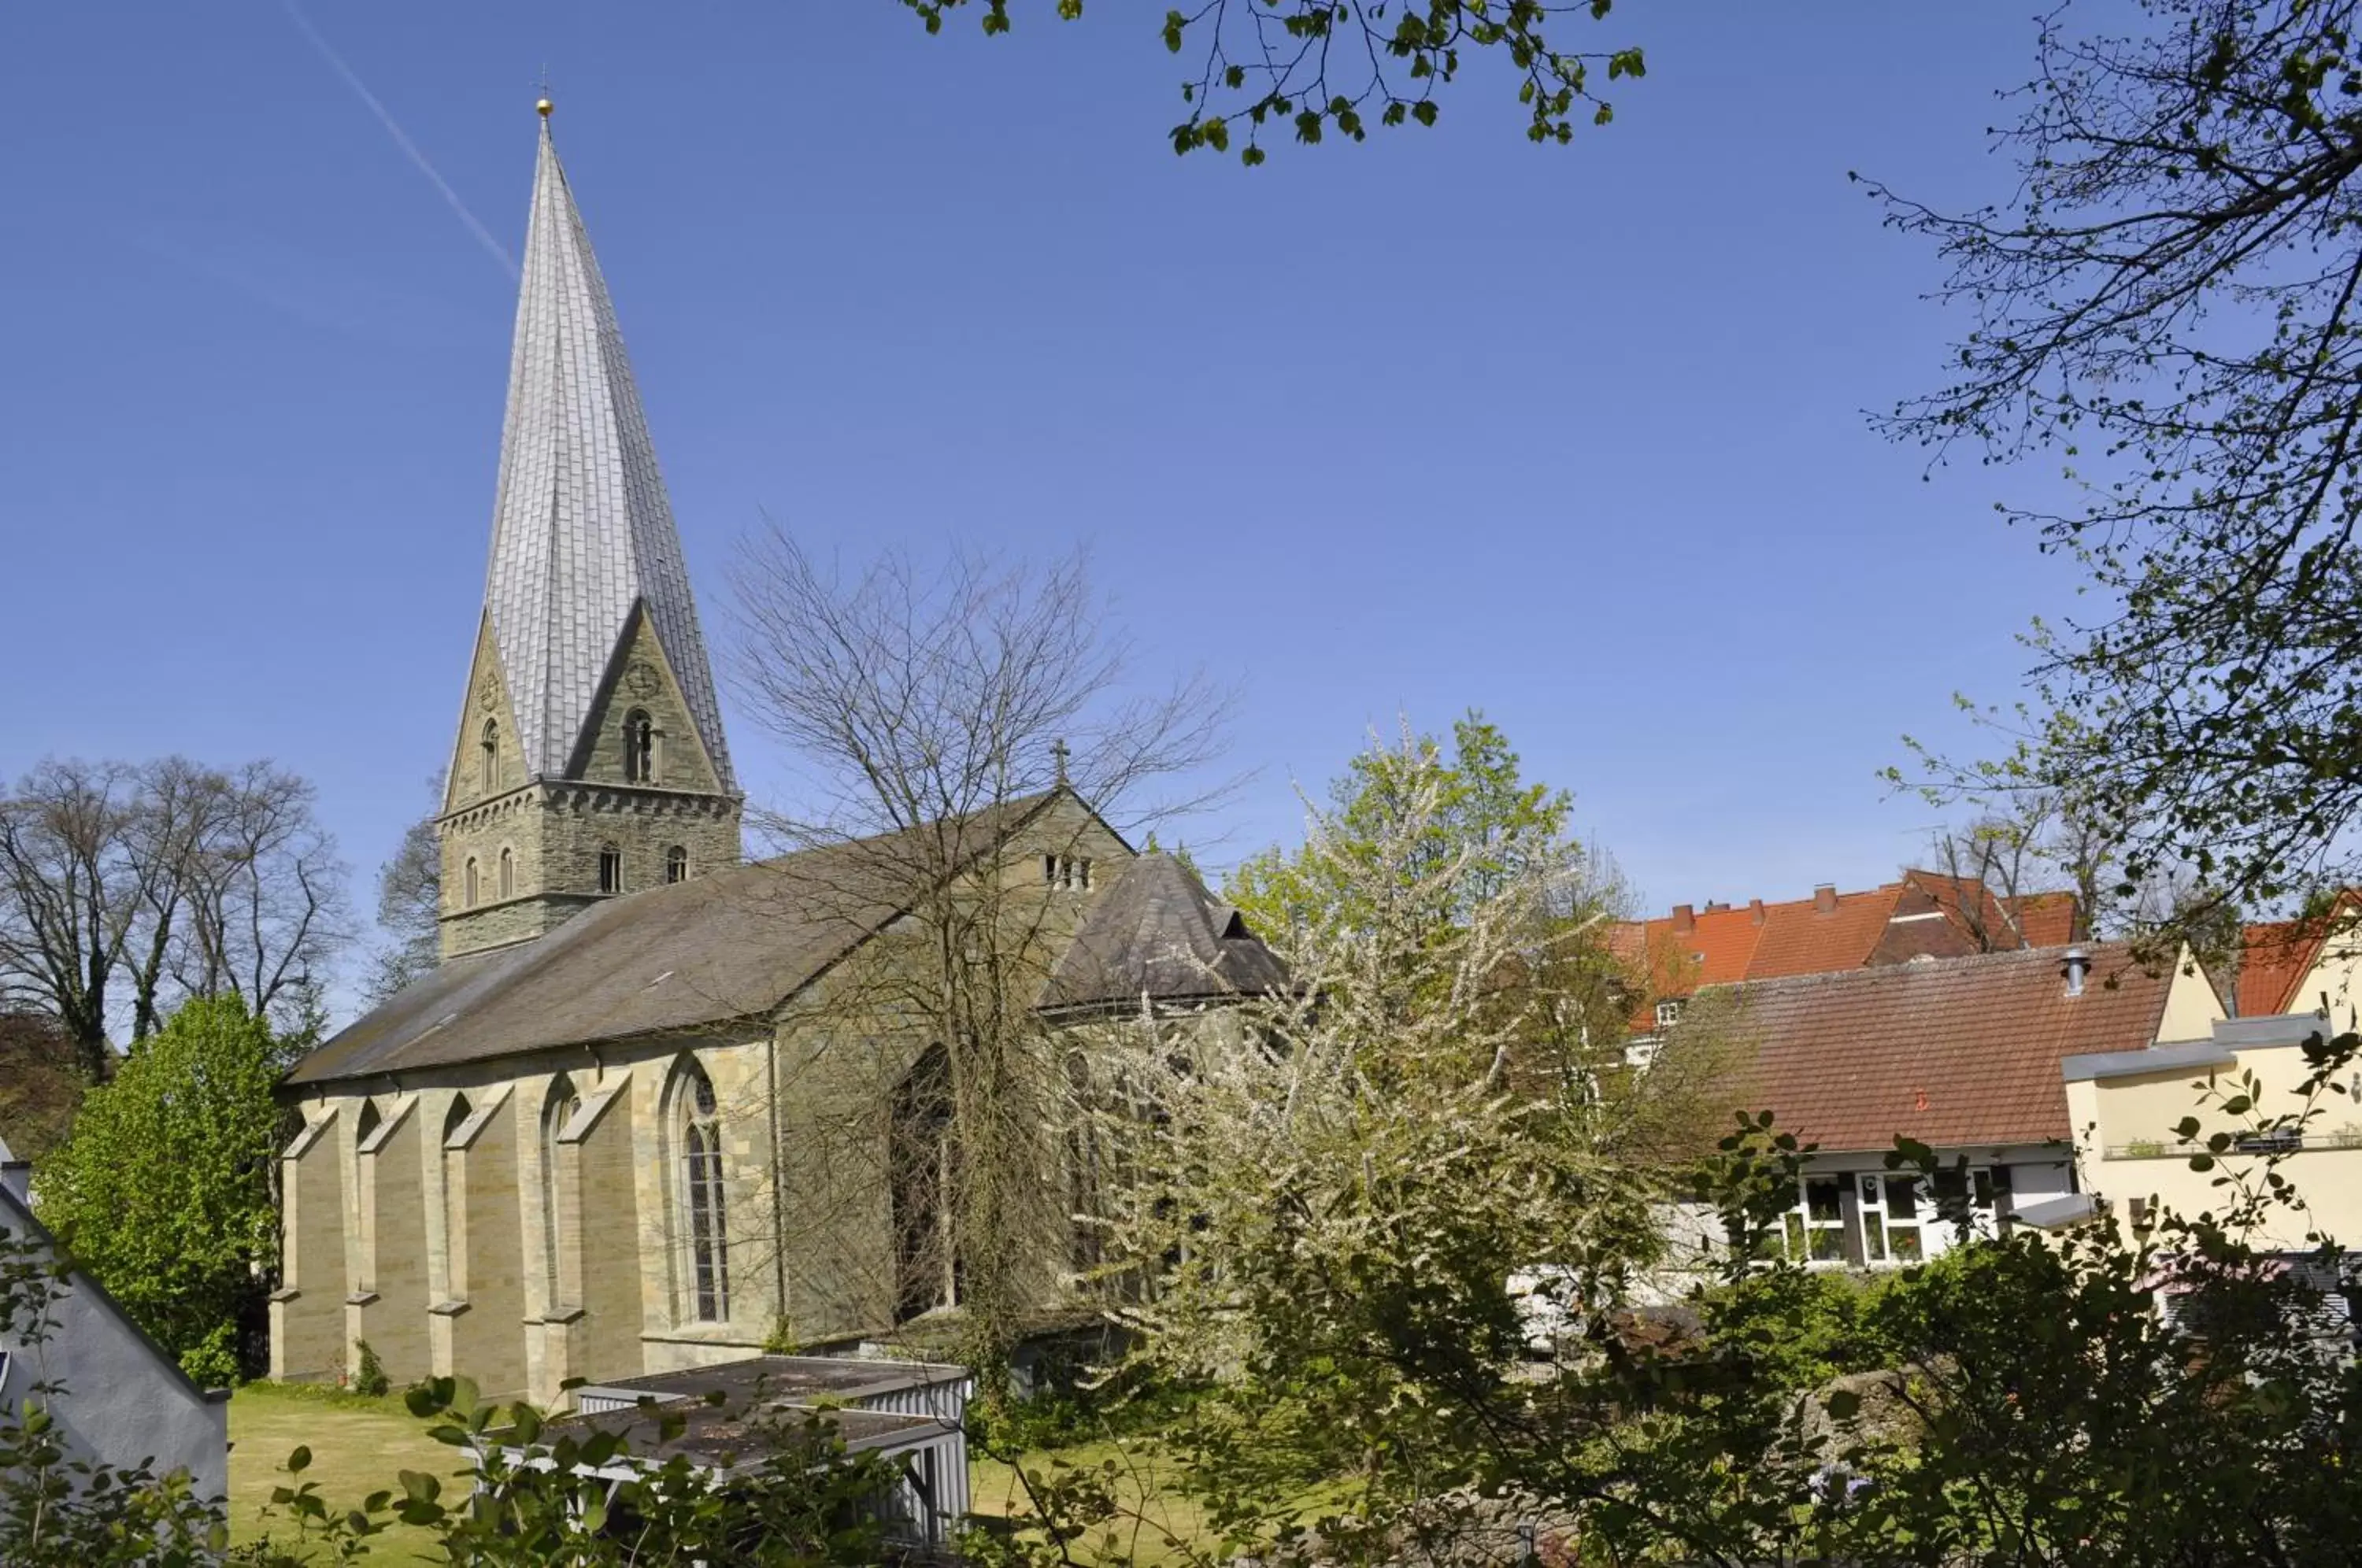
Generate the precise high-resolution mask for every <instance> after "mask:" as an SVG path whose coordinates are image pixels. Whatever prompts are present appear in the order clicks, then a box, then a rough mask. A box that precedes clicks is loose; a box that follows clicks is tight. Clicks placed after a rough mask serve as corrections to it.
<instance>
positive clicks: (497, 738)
mask: <svg viewBox="0 0 2362 1568" xmlns="http://www.w3.org/2000/svg"><path fill="white" fill-rule="evenodd" d="M481 751H482V756H480V758H479V759H478V763H479V767H480V769H481V771H480V773H479V774H478V776H477V784H478V787H479V788H480V789H481V790H483V792H484V793H485V794H487V795H489V794H491V792H492V791H493V790H498V789H499V788H500V787H501V722H500V721H499V720H498V719H486V720H485V721H484V735H483V743H482V746H481Z"/></svg>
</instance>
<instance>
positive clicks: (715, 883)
mask: <svg viewBox="0 0 2362 1568" xmlns="http://www.w3.org/2000/svg"><path fill="white" fill-rule="evenodd" d="M541 107H542V114H543V116H544V118H543V123H542V127H541V133H540V142H539V151H538V161H537V166H536V169H535V177H534V191H533V204H532V212H531V216H530V220H529V224H528V227H527V231H526V239H525V249H524V270H523V277H522V281H521V285H520V294H519V299H518V303H517V315H516V332H515V339H514V345H513V349H512V353H511V358H510V364H509V386H508V403H507V415H506V422H505V425H503V428H502V441H501V458H500V471H499V479H498V482H497V488H496V492H495V494H496V499H495V502H494V507H493V514H492V540H491V567H490V569H489V571H488V572H487V574H486V578H485V588H484V606H483V613H482V617H481V620H480V624H479V625H478V628H477V632H476V638H475V646H474V655H473V661H472V665H471V668H470V669H469V677H468V683H467V688H466V693H465V697H464V700H463V701H462V703H461V707H460V712H459V721H458V734H457V736H456V737H455V739H454V742H453V746H452V751H451V755H450V757H449V773H448V778H449V783H448V787H447V795H446V798H445V800H444V802H443V809H442V812H441V814H440V815H439V817H438V818H437V822H436V827H437V831H438V833H439V834H440V838H441V845H442V908H441V911H440V922H441V937H442V963H441V965H440V966H439V967H438V968H437V969H436V971H435V972H434V973H432V974H430V975H427V976H425V977H423V978H421V979H420V980H418V981H417V982H415V983H414V984H413V985H411V986H410V987H408V988H406V989H404V990H403V991H402V992H401V993H399V994H398V995H396V996H394V997H392V999H389V1000H387V1001H386V1002H385V1003H384V1004H382V1005H381V1006H380V1007H378V1008H377V1009H376V1010H373V1011H371V1012H370V1013H369V1014H368V1015H367V1016H365V1017H363V1018H361V1019H360V1020H359V1021H357V1022H355V1023H353V1024H352V1025H351V1026H350V1027H349V1028H347V1029H346V1030H344V1031H343V1032H340V1033H338V1034H337V1036H336V1037H335V1038H333V1039H331V1040H329V1041H328V1042H327V1043H326V1044H324V1045H322V1046H321V1047H319V1049H317V1050H316V1051H315V1052H313V1053H312V1054H311V1055H309V1056H307V1057H305V1058H304V1060H303V1061H302V1062H301V1063H299V1064H298V1065H297V1066H295V1067H294V1068H293V1069H292V1071H291V1072H290V1073H289V1074H288V1076H287V1077H286V1079H285V1081H284V1083H283V1085H282V1089H281V1092H282V1094H283V1096H284V1098H285V1099H286V1100H287V1102H288V1103H289V1104H290V1106H291V1107H292V1108H293V1109H295V1110H298V1111H300V1113H301V1115H302V1118H303V1127H302V1131H301V1132H300V1133H298V1134H297V1135H296V1137H295V1138H294V1139H293V1141H292V1143H290V1145H289V1146H288V1147H287V1149H286V1151H285V1153H284V1156H283V1171H282V1178H283V1179H282V1191H283V1196H284V1218H283V1226H284V1231H283V1237H282V1246H283V1252H282V1260H283V1261H282V1284H281V1288H280V1289H279V1290H278V1291H277V1292H276V1293H275V1294H274V1295H273V1296H272V1297H271V1306H270V1330H271V1367H270V1370H271V1375H273V1376H274V1377H281V1378H293V1379H323V1380H332V1381H333V1380H338V1379H342V1378H345V1377H348V1376H349V1375H351V1374H352V1373H353V1372H355V1371H356V1370H358V1365H359V1349H358V1347H359V1345H360V1344H361V1343H363V1342H366V1343H367V1344H368V1345H369V1347H370V1350H371V1351H372V1352H373V1353H374V1354H375V1355H376V1357H377V1358H378V1360H379V1361H380V1363H381V1364H382V1365H383V1367H384V1369H385V1371H386V1373H387V1375H389V1376H391V1377H392V1379H393V1380H394V1381H395V1382H396V1383H397V1384H400V1383H402V1382H404V1381H407V1380H411V1379H414V1378H418V1377H422V1376H426V1375H465V1376H468V1377H471V1378H473V1379H474V1380H475V1381H476V1382H477V1383H478V1385H479V1386H480V1387H481V1389H482V1390H483V1391H484V1392H485V1393H486V1394H488V1395H498V1396H515V1395H524V1396H527V1397H532V1398H534V1399H535V1400H537V1401H540V1402H543V1403H545V1404H547V1403H556V1402H557V1401H558V1400H559V1398H560V1390H561V1386H562V1385H563V1384H564V1383H565V1381H566V1380H567V1379H568V1378H576V1377H581V1378H614V1377H620V1376H626V1375H635V1374H641V1373H651V1372H663V1371H669V1370H673V1369H676V1368H679V1367H683V1366H690V1365H696V1364H704V1363H709V1362H713V1361H719V1360H729V1359H734V1358H737V1357H739V1356H743V1355H745V1354H747V1353H751V1352H754V1351H756V1349H758V1348H760V1347H761V1346H762V1345H763V1344H764V1343H765V1342H766V1341H767V1340H771V1339H774V1338H775V1336H778V1335H781V1334H784V1335H787V1336H789V1337H792V1338H794V1339H795V1340H797V1341H799V1342H806V1343H810V1342H815V1341H820V1340H826V1339H836V1338H844V1337H851V1336H856V1335H878V1334H884V1333H888V1332H890V1331H892V1330H893V1329H894V1327H895V1326H896V1325H897V1324H898V1323H901V1322H904V1321H907V1320H911V1319H912V1318H914V1317H920V1316H923V1315H925V1314H928V1313H930V1312H935V1311H941V1310H944V1309H955V1308H956V1306H957V1304H958V1300H959V1293H960V1284H961V1274H960V1267H959V1264H958V1261H957V1258H956V1253H955V1251H954V1253H952V1255H951V1256H949V1257H948V1258H947V1257H946V1256H945V1255H944V1251H943V1249H941V1248H939V1247H931V1246H930V1244H929V1241H930V1238H931V1237H932V1236H934V1235H937V1234H939V1233H940V1232H941V1231H942V1230H943V1227H944V1225H945V1224H946V1223H947V1221H945V1220H944V1217H943V1216H942V1214H940V1213H939V1212H936V1211H935V1209H934V1208H933V1206H935V1205H937V1204H938V1203H939V1200H940V1198H941V1186H942V1183H941V1182H940V1180H937V1179H935V1178H936V1177H937V1176H940V1171H939V1169H937V1168H936V1165H937V1163H939V1162H940V1161H942V1160H943V1159H944V1158H946V1157H947V1156H945V1155H944V1154H943V1152H942V1150H941V1149H940V1148H933V1147H931V1146H929V1145H928V1144H927V1143H926V1142H925V1139H924V1138H923V1137H921V1138H920V1139H918V1140H916V1142H915V1152H914V1143H913V1140H912V1139H911V1138H910V1137H908V1136H905V1135H904V1134H905V1133H906V1132H907V1127H906V1126H905V1123H906V1122H907V1121H908V1120H909V1114H910V1110H911V1107H912V1106H920V1107H922V1108H923V1106H924V1104H925V1103H926V1100H925V1097H924V1095H923V1094H922V1092H921V1091H922V1089H923V1088H924V1087H925V1085H926V1083H927V1081H928V1075H929V1074H930V1073H931V1072H936V1071H939V1070H940V1059H941V1057H942V1052H941V1048H940V1046H939V1045H938V1044H937V1043H933V1042H931V1041H930V1040H929V1039H928V1038H927V1037H926V1035H927V1029H926V1027H925V1026H924V1025H922V1024H920V1023H916V1022H914V1021H913V1015H912V1014H911V1010H908V1009H897V1008H895V1007H893V1006H891V1005H887V1004H885V1003H882V1002H880V1003H878V1004H877V1005H867V1004H865V1003H863V1002H862V1000H861V997H862V996H863V995H864V994H866V993H865V992H864V990H863V988H864V987H866V986H873V985H874V984H875V982H876V981H877V978H878V977H880V976H887V977H890V976H891V975H892V974H893V973H894V971H895V968H896V966H897V965H898V963H900V962H902V960H901V958H900V956H899V955H900V953H901V952H902V951H904V950H903V949H900V948H898V946H897V944H898V943H907V942H908V941H909V940H910V936H909V931H910V927H911V919H910V910H911V896H910V889H909V888H908V887H907V886H906V885H904V884H902V883H900V882H898V881H896V880H895V879H894V878H892V877H889V876H887V875H885V874H884V873H883V872H882V871H881V869H880V868H881V867H885V866H888V865H889V864H890V863H892V860H893V856H892V853H891V851H892V847H893V845H892V844H891V842H890V841H889V840H885V839H871V840H853V841H850V842H847V843H844V844H842V845H829V846H826V847H822V848H818V849H812V850H807V851H803V852H801V853H799V854H796V855H791V856H785V857H782V858H779V859H775V860H770V861H765V862H756V863H747V862H745V860H744V857H743V855H742V851H741V844H740V823H741V818H742V806H743V800H744V797H743V795H742V793H741V791H740V788H739V783H738V779H737V777H736V775H735V773H734V771H733V768H732V767H731V761H730V752H729V747H728V745H727V744H726V742H725V740H724V737H723V722H722V708H721V703H720V701H719V699H718V696H717V694H716V690H715V685H714V679H713V674H712V667H711V664H710V662H709V660H708V658H707V656H706V648H705V642H704V638H703V636H702V635H701V632H700V630H699V624H698V614H697V606H696V603H695V602H694V600H693V598H692V597H691V594H690V582H689V575H688V571H687V569H686V567H685V565H684V562H683V559H682V553H681V546H680V540H679V535H678V533H677V532H676V530H675V528H674V525H673V520H672V515H671V510H670V506H669V503H668V501H667V499H666V494H665V489H664V484H663V481H662V480H661V479H660V478H659V476H658V473H657V461H656V454H655V450H654V447H653V446H652V444H651V442H650V440H649V436H648V430H647V425H646V419H645V417H644V415H643V414H642V411H641V408H640V402H639V395H638V392H637V391H636V389H635V386H634V383H633V379H632V373H631V367H630V364H629V362H628V360H627V359H625V356H624V343H623V338H622V336H621V333H620V332H619V330H618V328H617V326H616V320H615V314H614V307H613V304H612V303H611V301H610V300H609V297H608V293H607V288H606V284H605V282H603V280H602V278H601V276H600V272H599V267H598V263H597V261H596V259H594V258H593V256H592V254H591V250H590V240H589V238H588V237H587V235H586V233H585V231H584V228H583V226H582V221H581V218H580V216H579V215H578V213H577V212H576V209H575V205H574V200H573V196H572V193H571V192H570V191H569V190H568V185H567V181H566V176H565V173H564V171H563V170H562V169H561V168H560V166H559V164H558V160H557V150H556V149H555V147H554V145H553V143H552V141H551V138H550V133H549V126H548V121H547V115H548V106H547V105H546V103H545V104H544V105H542V106H541ZM917 831H921V832H923V833H925V834H928V835H929V836H930V840H931V842H935V843H941V842H945V841H955V842H956V844H957V845H959V847H958V848H957V849H956V851H955V854H954V856H952V858H951V859H950V860H949V861H948V862H945V864H949V865H952V866H954V867H955V868H956V871H957V873H958V875H959V876H960V877H961V878H966V880H965V881H964V882H963V884H962V885H963V886H974V887H978V888H988V889H990V890H991V892H992V894H993V895H994V896H995V897H996V898H998V899H1001V900H1006V901H1007V903H1008V905H1009V907H1011V908H1014V909H1017V910H1019V911H1021V913H1022V915H1023V918H1024V920H1025V921H1026V922H1028V929H1029V930H1031V931H1032V932H1035V933H1039V940H1038V943H1037V944H1036V946H1037V950H1038V954H1039V958H1038V974H1037V975H1034V976H1032V977H1029V978H1027V979H1026V981H1025V984H1026V986H1027V988H1028V995H1029V997H1030V998H1031V999H1030V1001H1029V1002H1028V1004H1027V1005H1029V1006H1031V1007H1032V1008H1033V1009H1034V1010H1036V1013H1037V1015H1038V1016H1039V1017H1040V1018H1042V1019H1043V1021H1044V1024H1045V1028H1046V1030H1047V1031H1048V1032H1050V1033H1051V1034H1052V1036H1053V1037H1055V1032H1057V1031H1060V1030H1063V1029H1065V1028H1066V1027H1068V1026H1069V1025H1070V1024H1076V1025H1080V1024H1084V1023H1087V1021H1091V1020H1094V1019H1104V1018H1106V1017H1107V1016H1109V1014H1110V1013H1125V1012H1129V1013H1131V1014H1137V1013H1138V1012H1139V1011H1140V1010H1141V1009H1142V1007H1143V1005H1147V1006H1154V1007H1160V1008H1167V1009H1172V1010H1191V1011H1198V1012H1205V1011H1207V1010H1216V1011H1217V1012H1218V1011H1219V1010H1220V1009H1221V1008H1222V1007H1223V1006H1224V1005H1225V1004H1227V1003H1229V1002H1231V1001H1234V1000H1236V999H1238V998H1239V997H1241V996H1243V995H1248V994H1253V993H1258V992H1262V991H1266V990H1268V989H1270V988H1274V987H1275V986H1278V985H1281V984H1284V977H1283V975H1282V973H1281V971H1280V969H1279V967H1278V966H1277V964H1276V962H1275V960H1274V958H1273V957H1272V955H1270V953H1269V952H1268V951H1267V950H1266V949H1264V947H1263V945H1262V944H1261V943H1259V942H1258V941H1256V940H1255V939H1254V938H1253V935H1252V934H1251V933H1248V932H1247V931H1246V930H1245V928H1244V926H1243V924H1242V922H1240V921H1239V919H1238V917H1237V915H1236V913H1235V912H1234V911H1229V910H1227V909H1225V908H1223V907H1221V906H1220V905H1219V904H1218V903H1217V902H1216V901H1215V900H1214V899H1213V898H1212V897H1211V896H1210V895H1209V893H1208V892H1207V890H1206V889H1205V888H1204V887H1203V885H1202V884H1200V883H1199V882H1198V880H1197V878H1195V877H1194V876H1193V875H1192V874H1191V873H1190V872H1189V871H1188V870H1187V868H1186V867H1183V866H1181V865H1179V864H1177V863H1176V862H1175V861H1174V860H1172V859H1171V858H1169V857H1167V856H1158V855H1153V854H1151V855H1146V856H1140V855H1136V854H1135V853H1134V851H1133V850H1132V848H1131V845H1128V844H1126V843H1125V842H1124V840H1123V839H1122V837H1121V836H1120V834H1117V833H1115V832H1114V831H1113V830H1112V829H1110V828H1109V826H1108V825H1107V824H1106V823H1104V822H1102V821H1101V820H1100V818H1099V817H1098V815H1097V813H1095V812H1093V811H1092V810H1091V808H1090V807H1089V805H1088V804H1087V802H1085V801H1082V800H1081V799H1079V798H1078V797H1077V796H1076V794H1075V793H1074V792H1073V791H1072V790H1068V789H1066V788H1065V787H1064V786H1063V784H1062V785H1061V786H1059V787H1057V788H1054V789H1051V790H1047V791H1044V792H1043V793H1039V794H1035V795H1032V796H1028V797H1025V798H1022V799H1019V800H1013V801H1002V802H997V803H995V804H993V805H992V806H991V807H990V808H989V809H988V810H987V811H983V812H977V813H974V814H972V815H970V816H967V817H964V818H961V819H958V820H957V821H955V822H947V823H935V824H929V825H928V827H927V828H926V829H924V830H917ZM879 994H880V995H883V994H884V993H882V992H881V993H879ZM922 1131H923V1129H922ZM1043 1143H1044V1147H1045V1148H1046V1149H1050V1150H1052V1151H1054V1154H1053V1156H1052V1157H1051V1158H1050V1159H1048V1160H1046V1161H1045V1162H1044V1166H1043V1169H1044V1172H1045V1176H1044V1180H1045V1183H1054V1182H1057V1181H1061V1180H1065V1179H1069V1178H1070V1177H1072V1176H1073V1174H1074V1173H1073V1172H1071V1171H1067V1172H1065V1174H1064V1175H1060V1174H1058V1173H1057V1171H1056V1169H1055V1167H1058V1166H1060V1165H1071V1164H1072V1158H1073V1157H1072V1155H1071V1154H1058V1153H1055V1151H1058V1150H1059V1149H1060V1147H1061V1145H1060V1142H1059V1139H1058V1137H1057V1136H1056V1135H1055V1134H1054V1133H1045V1136H1044V1139H1043ZM1071 1146H1072V1144H1071V1140H1069V1141H1068V1143H1067V1144H1066V1147H1067V1148H1069V1149H1071ZM1045 1207H1046V1209H1049V1210H1053V1211H1054V1210H1056V1209H1058V1208H1059V1207H1060V1206H1059V1205H1058V1204H1055V1203H1052V1204H1049V1205H1047V1206H1045ZM1069 1217H1070V1216H1061V1217H1060V1219H1061V1223H1064V1222H1065V1220H1066V1219H1067V1218H1069ZM1081 1245H1082V1243H1081V1242H1079V1241H1077V1240H1076V1237H1075V1236H1074V1235H1073V1234H1072V1233H1071V1226H1070V1225H1068V1226H1067V1228H1066V1229H1065V1230H1061V1229H1060V1226H1059V1225H1057V1224H1050V1225H1045V1226H1044V1227H1043V1234H1042V1235H1041V1237H1040V1238H1039V1242H1038V1245H1036V1246H1034V1247H1032V1248H1031V1249H1028V1252H1029V1255H1028V1256H1027V1257H1026V1258H1024V1259H1022V1260H1021V1268H1020V1271H1019V1272H1020V1274H1021V1277H1022V1278H1023V1279H1024V1280H1025V1281H1026V1287H1027V1289H1028V1290H1029V1292H1031V1293H1032V1296H1033V1297H1036V1298H1038V1299H1039V1300H1040V1301H1041V1302H1042V1303H1043V1305H1045V1306H1050V1305H1054V1304H1056V1303H1057V1302H1058V1301H1059V1300H1060V1299H1061V1297H1062V1292H1070V1291H1071V1288H1072V1278H1073V1272H1074V1265H1075V1264H1076V1261H1077V1258H1076V1255H1075V1254H1076V1252H1077V1251H1078V1250H1079V1249H1080V1247H1081ZM1032 1254H1038V1255H1032Z"/></svg>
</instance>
